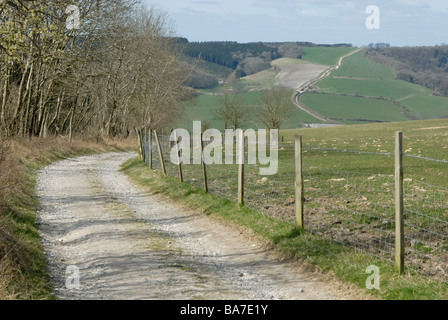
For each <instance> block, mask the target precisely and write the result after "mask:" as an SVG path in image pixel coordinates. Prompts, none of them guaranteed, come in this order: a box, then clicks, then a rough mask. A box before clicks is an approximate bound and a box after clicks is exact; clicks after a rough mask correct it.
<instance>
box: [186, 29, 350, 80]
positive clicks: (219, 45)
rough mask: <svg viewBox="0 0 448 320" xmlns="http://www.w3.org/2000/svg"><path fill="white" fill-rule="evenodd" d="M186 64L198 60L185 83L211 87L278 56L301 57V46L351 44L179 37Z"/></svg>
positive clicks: (253, 70)
mask: <svg viewBox="0 0 448 320" xmlns="http://www.w3.org/2000/svg"><path fill="white" fill-rule="evenodd" d="M178 41H179V43H181V44H182V46H183V48H184V49H183V53H184V55H185V61H186V63H195V62H193V61H194V59H196V61H197V60H199V63H197V62H196V63H197V66H196V69H195V71H194V74H193V76H192V78H191V81H190V83H189V85H190V86H191V87H193V88H195V89H206V88H212V87H214V86H216V85H217V84H218V82H219V81H226V80H228V79H229V77H232V76H233V78H236V79H239V78H242V77H245V76H249V75H253V74H256V73H258V72H260V71H263V70H267V69H270V68H271V67H272V66H271V61H273V60H276V59H279V58H292V59H301V58H302V55H303V49H304V48H310V47H316V48H317V47H326V48H328V47H351V44H344V43H342V44H332V45H330V44H314V43H310V42H252V43H238V42H234V41H224V42H223V41H211V42H189V41H188V39H185V38H179V39H178Z"/></svg>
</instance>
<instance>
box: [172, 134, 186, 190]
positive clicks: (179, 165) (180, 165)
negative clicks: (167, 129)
mask: <svg viewBox="0 0 448 320" xmlns="http://www.w3.org/2000/svg"><path fill="white" fill-rule="evenodd" d="M174 140H175V141H174V142H175V143H176V153H177V161H178V162H179V164H178V168H179V181H180V182H184V175H183V173H182V163H181V161H180V150H179V137H178V136H177V131H176V130H174Z"/></svg>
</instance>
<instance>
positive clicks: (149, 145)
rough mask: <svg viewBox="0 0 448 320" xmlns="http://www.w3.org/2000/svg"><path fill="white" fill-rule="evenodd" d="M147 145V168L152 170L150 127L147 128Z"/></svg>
mask: <svg viewBox="0 0 448 320" xmlns="http://www.w3.org/2000/svg"><path fill="white" fill-rule="evenodd" d="M148 147H149V149H148V162H149V169H151V170H152V129H148Z"/></svg>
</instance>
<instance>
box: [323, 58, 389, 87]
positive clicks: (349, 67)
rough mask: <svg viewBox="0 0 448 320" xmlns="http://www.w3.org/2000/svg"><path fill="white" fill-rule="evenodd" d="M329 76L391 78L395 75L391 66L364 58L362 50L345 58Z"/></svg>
mask: <svg viewBox="0 0 448 320" xmlns="http://www.w3.org/2000/svg"><path fill="white" fill-rule="evenodd" d="M331 76H332V77H351V78H364V79H381V80H383V79H384V80H387V79H389V80H391V79H395V77H396V76H395V72H394V70H393V69H392V68H389V67H387V66H384V65H381V64H378V63H375V62H372V61H370V60H368V59H366V58H364V55H363V54H362V52H358V53H355V54H353V55H351V56H349V57H347V58H345V59H344V61H343V64H342V66H341V67H340V68H339V69H338V70H336V71H335V72H333V73H332V75H331Z"/></svg>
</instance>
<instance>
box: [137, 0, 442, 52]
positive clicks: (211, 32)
mask: <svg viewBox="0 0 448 320" xmlns="http://www.w3.org/2000/svg"><path fill="white" fill-rule="evenodd" d="M143 1H144V2H145V3H146V4H148V5H150V6H151V5H152V6H155V7H156V8H160V9H162V10H164V11H166V12H167V14H168V15H169V16H170V17H171V19H172V20H173V22H174V28H175V30H176V32H177V34H178V35H179V36H183V37H186V38H188V39H189V40H190V41H238V42H255V41H272V42H275V41H279V42H280V41H309V42H314V43H329V44H333V43H353V44H354V45H356V46H361V45H366V44H369V43H371V42H373V43H377V42H389V43H390V44H391V45H393V46H426V45H428V46H431V45H439V44H442V43H448V1H447V0H369V1H366V0H143ZM369 5H375V6H377V7H378V8H379V9H380V29H379V30H378V29H373V30H369V29H367V27H366V20H367V18H368V17H369V16H370V14H367V13H366V8H367V7H368V6H369Z"/></svg>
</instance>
